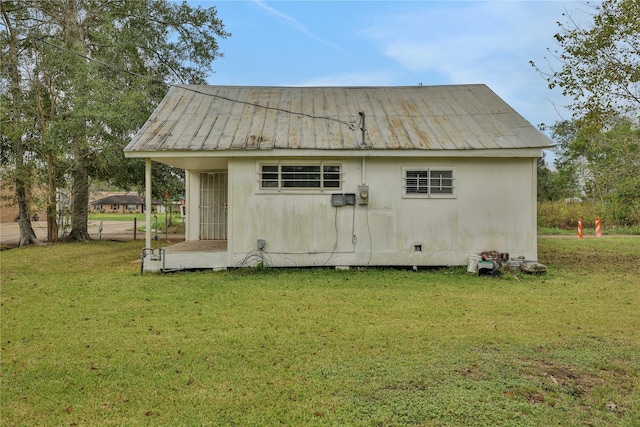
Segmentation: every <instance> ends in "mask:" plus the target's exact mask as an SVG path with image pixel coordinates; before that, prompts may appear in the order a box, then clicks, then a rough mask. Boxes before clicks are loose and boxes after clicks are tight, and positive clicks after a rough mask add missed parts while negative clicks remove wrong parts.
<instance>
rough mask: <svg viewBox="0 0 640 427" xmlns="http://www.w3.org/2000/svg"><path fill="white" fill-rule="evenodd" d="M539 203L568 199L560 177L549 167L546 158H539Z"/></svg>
mask: <svg viewBox="0 0 640 427" xmlns="http://www.w3.org/2000/svg"><path fill="white" fill-rule="evenodd" d="M537 188H538V201H539V202H542V201H553V200H560V199H562V198H565V197H567V196H566V192H565V188H564V187H563V186H562V183H561V179H560V175H559V173H558V172H557V171H552V170H550V169H549V168H548V167H547V163H546V161H545V156H544V155H543V156H542V157H540V158H538V185H537Z"/></svg>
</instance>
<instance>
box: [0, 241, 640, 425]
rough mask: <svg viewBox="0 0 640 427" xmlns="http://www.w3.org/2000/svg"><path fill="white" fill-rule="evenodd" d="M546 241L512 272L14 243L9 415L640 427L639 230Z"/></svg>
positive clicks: (8, 321) (25, 418) (9, 418)
mask: <svg viewBox="0 0 640 427" xmlns="http://www.w3.org/2000/svg"><path fill="white" fill-rule="evenodd" d="M539 248H540V249H539V250H540V254H539V258H540V261H541V262H543V263H545V264H547V265H548V266H549V271H548V273H547V274H546V275H543V276H526V275H520V274H518V275H512V274H510V273H509V274H504V275H503V277H502V278H500V279H493V278H480V277H477V276H475V275H470V274H468V273H467V272H466V269H452V270H436V271H419V272H410V271H400V270H376V269H369V270H366V271H357V270H351V271H333V270H320V269H318V270H286V271H280V270H269V269H266V270H242V271H228V272H218V273H212V272H190V273H185V272H183V273H176V274H169V275H154V274H146V275H144V276H141V275H140V265H139V253H140V242H107V241H100V242H90V243H82V244H65V245H52V246H42V247H30V248H24V249H12V250H8V251H3V252H2V253H1V254H0V257H1V259H0V262H1V268H2V272H1V279H2V292H1V304H2V305H1V333H2V334H1V335H2V336H1V340H2V342H1V361H0V363H1V366H0V368H1V396H0V398H1V400H0V403H1V413H0V415H1V420H2V421H1V423H2V425H3V426H12V425H78V426H92V425H100V426H103V425H158V426H160V425H162V426H168V425H171V426H182V425H188V426H201V425H278V424H282V425H356V426H371V425H381V426H390V425H491V426H500V425H504V426H518V425H520V426H540V425H592V426H610V425H611V426H613V425H616V426H617V425H623V426H640V421H638V420H639V419H640V316H639V313H640V267H639V265H640V239H639V238H637V237H606V238H603V239H595V238H591V239H583V240H578V239H575V238H541V239H540V241H539Z"/></svg>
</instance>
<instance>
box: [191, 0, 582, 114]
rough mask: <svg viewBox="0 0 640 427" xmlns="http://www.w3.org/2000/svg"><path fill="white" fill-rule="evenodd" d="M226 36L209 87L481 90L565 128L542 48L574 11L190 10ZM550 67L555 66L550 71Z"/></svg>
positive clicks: (510, 6) (261, 1)
mask: <svg viewBox="0 0 640 427" xmlns="http://www.w3.org/2000/svg"><path fill="white" fill-rule="evenodd" d="M190 3H191V4H192V5H196V4H199V5H202V6H205V7H209V6H215V7H216V9H217V11H218V17H219V18H220V19H222V21H223V23H224V25H225V28H226V30H227V31H229V32H231V33H232V36H231V37H229V38H228V39H225V40H221V42H220V49H221V51H222V52H223V53H224V57H223V58H220V59H218V60H216V61H215V62H214V64H213V68H214V70H215V74H213V75H211V76H210V78H209V79H208V82H209V83H210V84H219V85H248V86H254V85H255V86H407V85H408V86H411V85H418V84H419V83H422V84H424V85H441V84H472V83H484V84H487V85H488V86H489V87H490V88H491V89H493V90H494V91H495V92H496V93H497V94H498V95H499V96H500V97H502V98H503V99H504V100H505V101H507V102H508V103H509V104H510V105H511V106H512V107H513V108H515V109H516V111H518V112H519V113H520V114H521V115H522V116H524V118H525V119H527V120H528V121H529V122H531V123H532V124H533V125H536V126H537V125H539V124H541V123H546V124H553V123H555V122H556V121H558V120H561V119H562V118H570V112H568V111H567V110H566V109H565V108H564V107H563V106H564V105H566V104H567V101H566V100H564V99H563V98H562V96H561V93H560V92H559V91H550V90H549V89H548V87H547V83H546V82H545V81H544V79H543V78H542V77H541V76H540V75H539V74H538V73H537V72H536V71H535V70H534V69H533V68H532V67H531V66H530V65H529V61H530V60H534V61H535V62H536V63H537V64H538V65H541V66H542V67H543V68H545V69H550V68H549V67H550V66H549V65H547V60H546V59H545V57H548V56H549V53H548V52H547V48H549V47H550V48H555V47H556V45H555V41H554V39H553V35H554V34H555V33H557V32H558V29H559V28H558V26H557V24H556V22H557V21H563V22H564V21H565V18H563V16H562V14H563V13H568V14H569V15H571V16H572V17H573V18H575V19H578V21H580V19H582V20H584V19H586V15H585V14H584V8H585V6H584V3H583V2H575V1H514V0H511V1H507V0H503V1H418V0H414V1H364V0H358V1H308V0H307V1H305V0H298V1H283V0H280V1H266V0H255V1H249V0H227V1H207V0H200V1H196V0H191V1H190ZM556 65H557V64H556Z"/></svg>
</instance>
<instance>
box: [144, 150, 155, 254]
mask: <svg viewBox="0 0 640 427" xmlns="http://www.w3.org/2000/svg"><path fill="white" fill-rule="evenodd" d="M144 185H145V189H144V197H145V201H144V206H145V221H144V247H145V248H150V247H151V207H152V203H153V201H152V198H151V158H149V157H147V158H146V159H145V165H144Z"/></svg>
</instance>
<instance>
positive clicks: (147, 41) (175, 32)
mask: <svg viewBox="0 0 640 427" xmlns="http://www.w3.org/2000/svg"><path fill="white" fill-rule="evenodd" d="M2 4H3V9H2V10H3V14H4V15H6V16H7V17H9V19H10V21H11V26H9V25H6V24H5V30H4V32H3V37H4V38H9V37H10V35H11V32H10V31H9V30H10V29H13V28H15V29H16V33H17V34H20V35H21V37H22V39H21V43H22V44H23V46H26V47H28V48H25V49H22V50H19V49H18V50H16V52H17V53H16V56H17V61H16V62H17V63H19V64H21V65H22V67H23V69H25V70H26V69H29V68H34V70H35V71H34V73H33V74H32V76H31V77H32V78H31V79H30V80H29V84H28V87H27V88H26V89H27V90H25V91H23V92H27V93H29V94H31V96H29V97H24V96H23V97H22V98H24V99H25V101H29V102H30V103H31V104H30V107H29V108H30V109H31V111H32V113H34V117H36V118H37V120H36V122H37V123H38V126H36V127H35V128H34V129H35V130H34V132H33V133H32V135H33V138H31V139H32V140H34V147H36V145H37V143H39V144H40V146H39V147H37V149H34V150H33V152H34V153H37V154H38V156H39V161H40V162H41V164H46V165H48V167H47V168H46V170H47V171H48V174H49V185H50V187H54V186H56V184H54V182H55V183H57V179H58V177H59V176H60V175H61V174H63V175H64V174H69V175H70V176H71V179H72V194H73V206H72V229H71V233H70V238H71V239H74V240H84V239H88V238H89V235H88V232H87V215H88V201H89V200H88V199H89V177H90V176H95V177H98V178H102V179H105V178H108V177H109V174H112V173H113V171H119V173H121V172H123V171H128V170H129V168H128V167H124V166H123V165H124V164H125V163H124V156H123V153H122V149H123V148H124V146H125V144H126V142H127V141H128V140H129V139H130V138H131V136H132V135H133V133H134V132H135V131H136V130H137V129H138V128H139V127H140V126H141V125H142V124H143V123H144V121H145V120H146V119H147V118H148V116H149V114H150V112H151V111H152V110H153V108H154V107H155V106H156V105H157V103H158V102H159V100H160V99H162V96H164V94H165V93H166V90H167V85H168V84H171V83H174V82H180V83H202V82H204V78H205V76H206V75H207V73H208V72H210V71H211V63H212V61H213V60H214V59H215V58H217V57H219V56H220V53H219V51H218V44H217V41H216V39H217V38H221V37H227V36H228V35H229V34H228V33H226V32H225V31H224V27H223V25H222V22H221V21H220V20H219V19H218V18H217V16H216V10H215V8H214V7H210V8H206V9H205V8H202V7H191V6H189V5H187V4H186V3H185V2H183V3H181V4H177V3H173V2H171V1H169V0H148V1H132V2H125V1H116V0H39V1H24V0H23V1H17V0H16V1H8V2H3V3H2ZM5 20H6V19H5ZM17 44H18V43H16V45H17ZM3 55H4V49H3ZM22 73H23V74H24V71H23V72H22ZM2 77H3V80H5V73H3V76H2ZM6 81H10V80H9V79H8V78H6ZM44 89H46V91H45V90H44ZM38 91H39V92H38ZM38 93H39V95H38ZM44 93H46V94H47V96H46V97H44V98H43V97H42V96H40V95H42V94H44ZM39 99H40V100H42V99H44V100H45V101H46V102H45V103H44V104H46V105H44V104H43V105H38V104H37V102H38V100H39ZM17 102H18V98H15V100H14V99H11V102H10V104H12V105H13V104H15V105H18V104H17ZM26 110H27V109H26V108H24V109H23V111H26ZM16 119H17V117H16ZM21 122H22V123H23V124H24V123H27V119H26V116H25V115H23V116H22V117H21ZM19 133H20V132H19ZM20 135H21V138H20V139H21V140H25V134H24V131H23V132H22V133H20ZM16 158H17V156H16ZM61 162H62V163H61ZM58 166H62V167H63V169H64V170H63V171H60V170H59V168H58ZM140 176H141V177H142V176H144V174H142V175H140ZM52 177H55V178H52ZM116 179H119V180H120V181H125V179H124V178H122V177H120V178H116ZM130 181H131V177H129V182H130Z"/></svg>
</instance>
